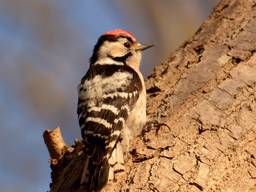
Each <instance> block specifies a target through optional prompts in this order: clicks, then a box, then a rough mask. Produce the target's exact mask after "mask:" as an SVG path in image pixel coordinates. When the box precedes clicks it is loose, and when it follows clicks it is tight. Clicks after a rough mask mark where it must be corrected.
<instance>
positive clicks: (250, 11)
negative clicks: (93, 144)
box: [51, 0, 256, 192]
mask: <svg viewBox="0 0 256 192" xmlns="http://www.w3.org/2000/svg"><path fill="white" fill-rule="evenodd" d="M255 51H256V1H254V0H222V1H221V2H220V3H219V4H218V5H217V7H216V8H215V9H214V11H213V13H212V14H211V15H210V17H209V18H208V19H207V20H206V21H205V22H204V23H203V24H202V26H201V27H200V28H199V30H198V31H197V32H196V34H195V35H194V36H193V37H192V38H191V39H189V40H188V41H186V42H185V43H184V44H183V45H182V46H181V47H180V48H179V49H178V50H177V51H176V52H174V53H173V54H171V56H170V57H169V59H167V61H166V62H164V63H163V64H160V65H158V66H156V67H155V69H154V72H153V74H152V75H150V77H149V78H148V80H147V82H146V84H147V92H148V105H147V110H148V117H149V119H152V120H154V121H158V122H160V123H165V124H167V125H168V126H161V127H159V128H158V129H156V128H155V129H150V130H146V131H145V132H143V134H142V135H141V137H138V138H136V139H134V141H133V145H132V150H131V156H132V158H131V160H130V161H129V162H128V163H127V165H126V171H125V173H120V174H119V175H118V178H117V181H115V182H113V183H110V184H109V185H107V186H106V188H105V189H104V191H106V192H110V191H111V192H113V191H115V192H117V191H131V192H136V191H145V192H146V191H156V192H167V191H181V192H183V191H188V192H191V191H192V192H196V191H207V192H208V191H223V192H224V191H230V192H231V191H232V192H236V191H237V192H241V191H250V192H253V191H256V54H255ZM168 127H169V128H168ZM73 148H74V150H73V151H72V150H68V151H67V152H66V153H65V154H64V156H63V157H62V158H61V159H60V160H59V161H57V162H55V163H52V165H51V167H52V184H51V191H53V192H59V191H62V192H63V191H76V192H77V191H82V189H81V188H80V187H79V182H80V177H81V172H82V169H83V160H84V154H83V153H82V144H80V143H79V142H77V143H76V144H75V145H74V146H73Z"/></svg>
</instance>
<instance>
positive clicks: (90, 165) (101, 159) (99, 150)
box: [81, 144, 110, 192]
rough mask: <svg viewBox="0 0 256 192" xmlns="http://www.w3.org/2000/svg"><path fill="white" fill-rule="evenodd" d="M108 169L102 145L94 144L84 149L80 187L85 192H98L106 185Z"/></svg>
mask: <svg viewBox="0 0 256 192" xmlns="http://www.w3.org/2000/svg"><path fill="white" fill-rule="evenodd" d="M109 167H110V166H109V162H108V158H107V155H106V151H105V147H104V145H101V144H95V146H90V147H88V149H86V161H85V165H84V170H83V174H82V178H81V185H83V187H84V188H85V189H87V190H86V191H87V192H98V191H100V190H101V189H102V188H103V187H104V185H106V184H107V181H108V175H109Z"/></svg>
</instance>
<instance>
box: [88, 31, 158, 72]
mask: <svg viewBox="0 0 256 192" xmlns="http://www.w3.org/2000/svg"><path fill="white" fill-rule="evenodd" d="M152 46H153V45H142V44H140V43H138V42H137V40H136V38H135V37H134V35H132V34H131V33H130V32H128V31H125V30H123V29H116V30H113V31H109V32H106V33H104V34H103V35H101V36H100V38H99V40H98V42H97V44H96V45H95V47H94V51H93V55H92V57H91V64H93V63H96V62H97V63H99V64H105V63H106V62H111V61H112V62H113V61H114V62H120V63H125V64H127V65H130V66H132V67H136V68H139V65H140V60H141V52H142V51H143V50H146V49H148V48H150V47H152ZM104 62H105V63H104ZM106 64H108V63H106Z"/></svg>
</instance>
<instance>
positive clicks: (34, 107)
mask: <svg viewBox="0 0 256 192" xmlns="http://www.w3.org/2000/svg"><path fill="white" fill-rule="evenodd" d="M217 2H218V1H217V0H171V1H170V0H169V1H168V0H160V1H156V0H140V1H136V0H130V1H118V0H109V1H103V0H88V1H82V0H73V1H68V0H61V1H60V0H57V1H51V0H36V1H35V0H23V1H20V0H0V121H1V129H0V151H1V155H0V191H3V192H13V191H19V192H22V191H24V192H30V191H31V192H37V191H46V190H48V189H49V186H48V184H49V182H50V169H49V165H48V162H47V160H48V158H49V157H48V152H47V149H46V148H45V146H44V143H43V139H42V132H43V130H44V129H46V128H54V127H56V126H60V127H61V128H62V131H63V132H64V133H63V135H64V137H65V141H67V142H69V143H72V142H73V140H74V138H80V131H79V127H78V123H77V117H76V102H77V93H76V86H77V84H78V82H79V80H80V79H81V77H82V76H83V75H84V73H85V72H86V70H87V68H88V58H89V57H90V55H91V53H92V49H93V46H94V44H95V43H96V40H97V38H98V37H99V35H100V34H102V33H103V32H105V31H108V30H112V29H114V28H124V29H126V30H128V31H131V32H132V33H134V34H135V35H136V37H137V39H138V40H139V41H140V42H142V43H143V42H144V43H154V44H155V48H154V49H152V50H150V51H148V52H146V53H145V55H144V59H143V65H142V71H143V72H144V74H145V75H146V76H147V75H149V74H150V72H151V71H152V69H153V66H154V65H156V64H158V63H160V62H161V61H163V59H166V58H167V56H168V54H169V53H170V52H171V51H173V50H174V49H175V48H177V47H178V46H179V45H180V44H181V43H182V42H183V41H184V40H186V39H187V38H189V37H190V36H191V35H192V34H193V33H194V32H195V31H196V30H197V28H198V27H199V25H200V24H201V23H202V21H203V20H204V19H205V18H206V17H207V16H208V14H209V13H210V11H211V10H212V8H213V7H214V5H215V4H217Z"/></svg>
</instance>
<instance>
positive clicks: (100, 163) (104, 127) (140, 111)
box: [77, 30, 150, 191]
mask: <svg viewBox="0 0 256 192" xmlns="http://www.w3.org/2000/svg"><path fill="white" fill-rule="evenodd" d="M149 47H150V46H142V45H140V44H139V43H137V42H136V39H135V38H134V36H132V35H131V34H130V33H129V32H126V31H124V30H114V31H111V32H108V33H105V34H103V35H102V36H101V37H100V38H99V40H98V42H97V44H96V45H95V48H94V51H93V55H92V57H91V60H90V68H89V70H88V71H87V73H86V75H85V76H84V77H83V78H82V80H81V83H80V85H79V86H78V108H77V113H78V118H79V124H80V128H81V133H82V138H83V140H84V143H85V153H86V156H87V160H86V162H85V168H84V173H83V176H82V184H83V185H84V186H85V188H87V191H100V189H101V188H102V187H103V186H104V185H105V184H106V183H107V181H108V179H109V174H110V171H112V172H114V171H116V169H120V168H114V167H117V166H116V165H117V164H122V163H123V161H124V160H123V158H124V157H123V156H124V155H125V154H123V153H127V152H128V150H129V149H128V148H129V141H130V139H131V138H132V137H133V136H135V135H137V134H138V133H139V132H140V130H141V129H142V127H143V125H144V124H145V122H146V91H145V85H144V80H143V76H142V74H141V73H140V70H139V65H140V60H141V51H142V50H143V49H146V48H149ZM120 146H121V147H120ZM120 149H121V151H120ZM120 153H122V154H120ZM112 174H113V173H112Z"/></svg>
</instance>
